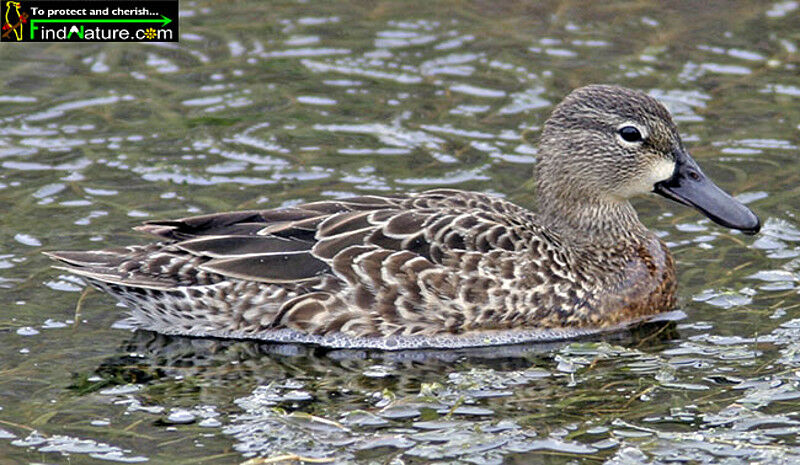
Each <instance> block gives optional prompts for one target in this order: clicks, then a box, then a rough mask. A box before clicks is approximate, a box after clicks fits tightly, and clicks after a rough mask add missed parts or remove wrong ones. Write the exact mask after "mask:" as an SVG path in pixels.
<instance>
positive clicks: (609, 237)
mask: <svg viewBox="0 0 800 465" xmlns="http://www.w3.org/2000/svg"><path fill="white" fill-rule="evenodd" d="M539 211H540V214H541V215H542V221H543V222H544V223H545V224H546V225H547V226H548V227H550V228H552V229H553V230H555V231H557V232H558V233H559V235H560V236H561V237H563V238H565V239H567V240H569V241H570V242H572V243H574V244H591V245H593V246H606V247H612V246H615V245H618V244H620V243H624V242H638V241H640V240H642V239H644V238H645V237H646V236H647V228H645V226H644V225H643V224H642V223H641V222H640V221H639V217H638V216H637V215H636V211H635V210H634V209H633V206H632V205H631V204H630V202H628V201H627V200H620V201H614V200H608V199H600V198H597V197H594V198H580V199H569V198H563V197H562V198H548V196H547V195H544V196H540V198H539Z"/></svg>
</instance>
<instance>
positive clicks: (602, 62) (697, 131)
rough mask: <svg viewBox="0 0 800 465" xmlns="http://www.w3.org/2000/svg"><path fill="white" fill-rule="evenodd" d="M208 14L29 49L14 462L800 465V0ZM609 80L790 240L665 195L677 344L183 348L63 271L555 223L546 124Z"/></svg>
mask: <svg viewBox="0 0 800 465" xmlns="http://www.w3.org/2000/svg"><path fill="white" fill-rule="evenodd" d="M181 6H182V10H181V42H180V43H178V44H91V45H90V44H18V45H16V44H15V45H11V44H5V45H4V46H3V47H2V48H0V58H2V63H3V64H4V66H3V67H2V68H0V104H1V105H2V107H0V108H2V109H1V110H0V205H2V208H3V211H4V213H5V214H4V215H2V217H0V293H2V294H0V295H2V303H0V306H2V307H1V308H2V313H1V314H0V315H2V316H0V348H2V355H0V463H3V464H5V463H34V462H35V463H71V464H75V463H107V462H108V461H116V462H145V461H147V462H149V463H178V464H180V463H186V464H188V463H209V464H215V463H219V464H223V463H241V462H244V461H246V460H248V459H251V458H258V457H262V458H265V459H269V460H273V462H272V463H274V462H276V461H278V459H280V458H281V457H286V458H287V460H288V458H289V457H293V456H299V457H307V458H316V459H321V460H328V461H329V462H331V463H358V464H373V463H374V464H401V463H404V464H411V463H414V464H416V463H448V464H469V463H481V464H483V463H489V464H495V463H496V464H501V463H506V464H516V463H518V464H523V463H525V464H527V463H564V464H566V463H604V462H607V463H613V464H635V463H645V462H652V463H675V462H680V463H721V462H724V463H727V464H744V463H750V462H752V461H761V462H763V463H776V464H779V463H793V462H796V461H798V460H800V444H798V441H797V434H798V432H799V431H800V414H799V413H800V408H799V407H798V399H800V355H798V354H800V344H799V343H798V340H800V297H799V296H798V288H799V287H798V284H800V225H798V214H800V208H798V205H799V204H798V200H797V199H798V195H799V194H800V188H798V186H799V185H800V161H798V159H800V157H798V155H799V154H800V153H799V152H798V146H799V145H800V72H798V66H800V54H798V47H800V5H799V4H798V2H795V1H779V2H775V3H770V2H764V3H753V2H671V3H670V6H669V8H666V7H659V5H657V4H651V2H637V1H634V2H591V3H588V4H587V2H570V1H564V2H537V4H536V5H519V4H518V2H471V3H468V2H458V1H448V2H416V1H410V2H370V3H364V2H257V1H242V2H210V1H197V2H182V4H181ZM595 82H602V83H615V84H621V85H625V86H630V87H635V88H639V89H642V90H645V91H647V92H649V93H650V94H652V95H654V96H656V97H658V98H660V99H661V100H662V101H664V102H665V103H666V104H667V105H668V107H669V108H670V109H671V111H672V112H673V114H674V115H675V118H676V120H677V122H678V124H679V127H680V130H681V132H682V134H683V136H684V140H685V142H686V144H687V146H688V147H689V148H690V150H691V152H692V153H693V155H694V157H695V158H696V159H697V160H698V162H699V163H700V164H701V165H702V166H703V168H704V170H705V171H706V173H707V174H709V175H710V176H711V177H712V178H714V179H715V180H716V181H717V182H718V183H719V184H720V185H721V186H723V187H724V188H725V189H727V190H729V191H731V192H733V193H734V194H736V195H737V196H738V198H739V199H740V200H742V201H744V202H746V203H748V204H749V205H750V206H751V207H752V208H753V209H754V210H755V211H756V212H757V213H758V214H759V215H760V216H761V218H762V221H764V230H763V232H762V233H761V234H760V235H758V236H756V237H747V236H744V235H742V234H739V233H735V232H730V231H727V230H724V229H722V228H719V227H717V226H715V225H713V224H711V223H710V222H709V221H708V220H706V219H704V218H703V217H701V216H700V215H699V214H698V213H696V212H694V211H692V210H689V209H686V208H683V207H680V206H677V205H674V204H670V203H668V202H667V201H666V200H663V199H660V198H655V197H649V198H642V199H638V200H637V201H636V206H637V208H638V211H639V212H640V216H641V218H642V220H643V221H644V222H645V223H646V224H647V225H648V226H650V227H651V228H653V229H654V230H656V231H658V232H659V234H661V235H662V236H663V238H664V240H665V241H667V242H668V243H669V244H670V246H671V247H672V250H673V252H674V254H675V257H676V259H677V261H678V266H679V276H680V297H679V304H680V308H681V309H682V310H683V311H684V312H685V313H686V315H687V316H686V318H685V319H683V320H681V321H679V322H677V323H673V324H671V325H660V326H655V327H647V328H641V329H638V330H636V331H633V332H630V333H626V334H621V335H615V336H613V337H606V338H594V339H589V340H583V341H576V342H569V343H559V344H549V345H534V346H524V347H515V348H507V349H503V350H496V349H495V350H492V351H488V352H487V351H449V352H439V353H428V352H416V353H414V352H412V353H399V354H392V355H389V354H382V353H380V352H365V351H327V350H322V349H318V348H311V347H304V346H293V345H289V346H281V345H269V344H255V343H248V342H235V341H234V342H230V341H228V342H226V341H216V340H195V339H185V338H168V337H164V336H159V335H155V334H152V333H147V332H132V331H130V330H129V329H127V328H125V327H123V326H122V325H119V324H117V321H118V320H119V319H120V317H121V315H122V309H120V308H117V307H115V304H114V302H113V300H112V299H110V298H108V297H106V296H103V295H101V294H99V293H97V292H93V293H89V294H87V295H86V296H85V297H84V298H81V292H82V290H83V287H82V284H81V283H80V282H79V281H77V280H75V279H74V278H72V277H70V276H67V275H65V274H63V273H61V272H59V271H57V270H53V269H51V268H50V263H48V261H47V259H46V258H45V257H43V256H42V255H41V253H40V252H42V251H45V250H62V249H85V248H99V247H103V246H112V245H124V244H130V243H135V242H138V241H141V240H142V238H141V236H139V235H137V234H135V233H133V232H132V231H131V229H130V228H131V227H132V226H135V225H136V224H138V223H139V222H141V221H143V220H146V219H156V218H169V217H180V216H187V215H192V214H200V213H209V212H215V211H222V210H232V209H246V208H270V207H276V206H282V205H291V204H294V203H298V202H307V201H313V200H319V199H325V198H337V197H341V196H349V195H358V194H367V193H378V194H379V193H391V192H399V191H413V190H422V189H427V188H432V187H441V186H449V187H455V188H463V189H475V190H482V191H487V192H493V193H497V194H499V195H504V196H506V197H508V198H510V199H512V200H514V201H516V202H518V203H520V204H522V205H526V206H533V205H534V198H533V195H532V188H533V186H534V185H535V181H534V180H532V179H531V173H532V170H533V167H534V166H535V163H536V157H537V151H536V139H537V137H538V134H539V131H540V128H541V125H542V123H543V122H544V120H545V118H546V117H547V115H548V113H549V111H550V110H551V109H552V106H553V105H554V104H555V103H557V102H558V101H559V100H560V99H561V98H563V96H564V95H566V94H567V93H568V92H569V91H570V90H571V89H572V88H574V87H577V86H580V85H584V84H588V83H595ZM253 463H258V461H255V462H253ZM287 463H288V462H287Z"/></svg>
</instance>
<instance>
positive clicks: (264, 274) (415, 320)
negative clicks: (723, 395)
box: [50, 86, 752, 348]
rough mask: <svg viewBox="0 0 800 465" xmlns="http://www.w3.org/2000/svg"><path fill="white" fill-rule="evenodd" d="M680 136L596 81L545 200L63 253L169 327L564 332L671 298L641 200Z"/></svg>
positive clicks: (355, 207) (568, 129) (347, 211)
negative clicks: (633, 135) (637, 208)
mask: <svg viewBox="0 0 800 465" xmlns="http://www.w3.org/2000/svg"><path fill="white" fill-rule="evenodd" d="M621 125H623V126H624V125H634V126H635V127H636V128H638V130H639V131H641V132H643V133H645V134H643V136H644V140H643V141H641V142H638V143H631V142H628V141H626V140H623V139H621V138H620V130H619V128H620V126H621ZM678 150H681V151H683V150H684V149H683V146H682V143H681V141H680V137H679V136H678V133H677V130H676V128H675V125H674V123H673V122H672V120H671V118H670V116H669V113H668V112H667V111H666V109H664V107H663V106H661V104H659V103H658V102H657V101H655V100H654V99H652V98H650V97H648V96H646V95H645V94H642V93H640V92H636V91H631V90H628V89H623V88H619V87H612V86H590V87H585V88H582V89H579V90H577V91H575V92H573V93H572V94H571V95H570V96H568V97H567V99H565V101H564V102H562V103H561V104H560V105H559V106H558V107H557V108H556V109H555V111H554V112H553V115H552V117H551V118H550V120H548V122H547V123H546V125H545V128H544V131H543V135H542V142H541V152H540V153H541V159H540V161H539V164H538V167H537V169H538V184H539V189H538V198H539V206H540V212H539V213H538V214H535V213H533V212H531V211H529V210H526V209H524V208H521V207H519V206H517V205H514V204H512V203H511V202H508V201H506V200H503V199H501V198H497V197H493V196H490V195H485V194H481V193H475V192H464V191H459V190H445V189H439V190H432V191H428V192H423V193H415V194H403V195H392V196H383V197H379V196H364V197H356V198H351V199H344V200H336V201H321V202H314V203H309V204H304V205H300V206H296V207H289V208H281V209H274V210H260V211H245V212H232V213H219V214H212V215H205V216H199V217H192V218H184V219H179V220H171V221H152V222H148V223H146V224H145V225H143V226H141V227H139V228H138V229H139V230H141V231H144V232H147V233H150V234H152V235H155V236H157V237H159V238H160V239H161V242H158V243H154V244H149V245H143V246H130V247H125V248H122V249H110V250H100V251H89V252H54V253H51V254H50V256H52V257H53V258H55V259H57V260H59V261H61V262H62V263H63V264H64V265H62V268H64V269H66V270H68V271H70V272H73V273H75V274H77V275H80V276H82V277H83V278H84V279H86V280H87V281H88V282H89V283H91V284H92V285H94V286H95V287H98V288H99V289H101V290H104V291H106V292H108V293H110V294H112V295H114V296H115V297H117V298H118V299H119V300H121V301H122V302H124V303H125V304H126V305H127V306H128V307H129V308H130V309H131V311H132V315H133V317H134V318H135V320H136V321H137V322H138V324H139V325H140V326H141V327H143V328H147V329H152V330H155V331H159V332H164V333H170V334H187V335H200V336H219V337H245V338H258V339H268V340H270V339H273V340H291V341H301V342H306V341H307V342H317V343H321V344H326V345H332V346H370V347H381V348H403V347H423V346H464V345H481V344H491V343H507V342H517V341H521V340H529V339H537V338H557V337H565V336H570V335H575V334H580V333H584V332H592V331H597V330H603V329H606V328H611V327H619V326H620V325H624V324H626V323H629V322H632V321H638V320H641V319H643V318H645V317H647V316H649V315H654V314H657V313H659V312H663V311H666V310H669V309H671V308H672V307H673V305H674V303H675V288H676V284H675V282H676V280H675V267H674V264H673V260H672V257H671V255H670V253H669V251H668V250H667V247H666V246H665V245H664V243H663V242H662V241H660V240H659V239H658V238H657V237H656V236H655V235H654V234H653V233H651V232H650V231H648V230H647V229H646V228H645V227H644V226H643V225H642V224H641V223H640V222H639V220H638V218H637V216H636V213H635V212H634V211H633V209H632V207H631V205H630V203H629V202H628V200H627V199H628V197H630V196H632V195H636V194H641V193H645V192H649V191H651V190H653V189H654V185H657V183H659V182H666V180H667V179H668V178H670V177H672V176H673V173H672V171H675V172H676V173H677V168H675V167H676V157H677V155H676V151H678ZM687 156H688V155H687ZM698 171H699V169H698ZM701 174H702V173H701ZM698 208H701V207H698ZM701 209H702V208H701ZM734 227H736V226H734ZM740 229H742V228H740ZM751 229H752V228H751Z"/></svg>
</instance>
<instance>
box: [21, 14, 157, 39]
mask: <svg viewBox="0 0 800 465" xmlns="http://www.w3.org/2000/svg"><path fill="white" fill-rule="evenodd" d="M171 22H172V20H171V19H169V18H167V17H166V16H164V15H161V19H75V18H70V19H32V20H31V40H33V32H34V31H35V30H37V29H39V27H38V26H36V24H37V23H77V24H86V23H127V24H133V23H139V24H141V23H161V27H164V26H166V25H167V24H169V23H171Z"/></svg>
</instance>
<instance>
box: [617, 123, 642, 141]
mask: <svg viewBox="0 0 800 465" xmlns="http://www.w3.org/2000/svg"><path fill="white" fill-rule="evenodd" d="M619 135H620V137H622V140H624V141H625V142H641V141H642V133H641V132H639V130H638V129H636V128H635V127H633V126H623V127H621V128H619Z"/></svg>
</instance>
